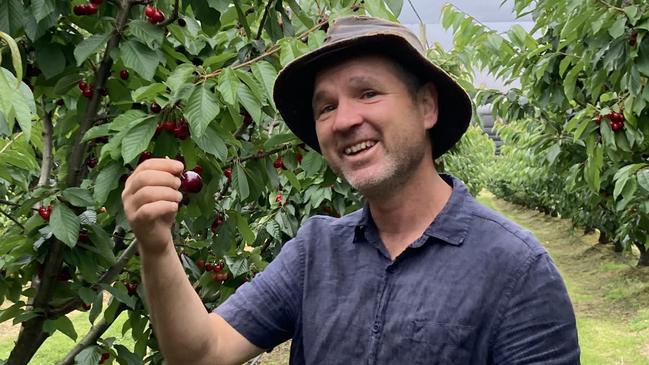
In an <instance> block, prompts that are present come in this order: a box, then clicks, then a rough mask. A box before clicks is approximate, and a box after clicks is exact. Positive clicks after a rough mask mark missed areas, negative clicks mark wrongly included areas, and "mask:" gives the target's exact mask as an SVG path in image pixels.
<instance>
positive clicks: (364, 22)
mask: <svg viewBox="0 0 649 365" xmlns="http://www.w3.org/2000/svg"><path fill="white" fill-rule="evenodd" d="M424 52H425V50H424V47H423V46H422V44H421V42H420V41H419V39H418V38H417V36H415V34H413V33H412V32H411V31H410V30H409V29H408V28H406V27H404V26H403V25H401V24H398V23H393V22H390V21H386V20H383V19H377V18H372V17H367V16H352V17H345V18H340V19H337V20H336V21H335V22H334V23H333V25H332V26H331V27H330V28H329V31H328V32H327V37H326V38H325V40H324V42H323V44H322V45H321V46H320V47H319V48H317V49H315V50H314V51H311V52H309V53H307V54H305V55H303V56H301V57H298V58H296V59H295V60H293V61H292V62H290V63H289V64H288V65H286V67H284V69H283V70H282V71H280V73H279V75H278V76H277V80H276V81H275V87H274V90H273V98H274V100H275V105H276V106H277V109H278V110H279V112H280V113H281V114H282V117H283V118H284V121H285V122H286V124H287V125H288V126H289V128H290V129H291V130H292V131H293V133H295V135H296V136H298V137H299V138H300V139H301V140H302V141H304V143H306V144H307V145H309V147H311V148H313V149H314V150H316V151H318V152H320V145H319V143H318V138H317V136H316V132H315V121H314V117H313V110H312V107H311V98H312V96H313V87H314V80H315V76H316V74H317V73H318V71H320V70H322V69H323V68H325V67H331V66H333V65H335V64H337V63H338V62H340V61H341V60H345V59H349V58H353V57H355V56H362V55H365V54H384V55H386V56H388V57H390V58H392V59H394V60H395V61H397V62H399V63H400V64H401V65H402V66H403V67H404V68H405V69H406V70H407V71H409V72H411V73H412V74H413V75H415V76H416V77H419V78H420V80H422V81H424V82H427V81H432V82H433V83H434V84H435V86H436V88H437V93H438V98H439V100H438V103H439V116H438V120H437V123H436V124H435V126H434V127H433V128H432V129H431V131H430V133H431V138H432V141H433V156H434V157H435V158H437V157H439V156H441V155H442V154H444V152H446V151H448V150H449V149H450V148H451V147H453V145H454V144H455V143H456V142H457V141H459V140H460V137H462V134H464V132H465V131H466V129H467V127H468V126H469V122H470V121H471V113H472V109H471V99H470V98H469V95H467V93H466V91H464V89H463V88H462V87H461V86H460V85H459V84H458V83H457V82H455V80H453V78H451V76H449V75H448V74H447V73H446V72H445V71H444V70H442V69H441V68H439V67H438V66H437V65H435V64H433V63H432V62H431V61H429V60H428V59H427V58H426V56H425V54H424Z"/></svg>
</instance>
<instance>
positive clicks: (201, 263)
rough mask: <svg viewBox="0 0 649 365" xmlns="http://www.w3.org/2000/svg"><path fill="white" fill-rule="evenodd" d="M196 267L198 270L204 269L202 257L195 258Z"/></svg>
mask: <svg viewBox="0 0 649 365" xmlns="http://www.w3.org/2000/svg"><path fill="white" fill-rule="evenodd" d="M196 267H198V268H199V269H200V270H203V269H205V260H203V259H198V260H196Z"/></svg>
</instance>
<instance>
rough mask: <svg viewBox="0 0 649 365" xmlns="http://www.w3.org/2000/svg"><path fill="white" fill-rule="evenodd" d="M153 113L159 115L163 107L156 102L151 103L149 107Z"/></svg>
mask: <svg viewBox="0 0 649 365" xmlns="http://www.w3.org/2000/svg"><path fill="white" fill-rule="evenodd" d="M149 109H150V110H151V112H152V113H155V114H158V113H160V112H161V111H162V107H161V106H160V105H159V104H158V103H156V102H155V101H154V102H153V103H151V106H150V107H149Z"/></svg>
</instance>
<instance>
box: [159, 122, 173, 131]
mask: <svg viewBox="0 0 649 365" xmlns="http://www.w3.org/2000/svg"><path fill="white" fill-rule="evenodd" d="M161 128H162V130H163V131H167V132H169V133H173V132H174V129H176V121H175V120H165V121H164V122H162V123H161Z"/></svg>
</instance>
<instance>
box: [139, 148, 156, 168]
mask: <svg viewBox="0 0 649 365" xmlns="http://www.w3.org/2000/svg"><path fill="white" fill-rule="evenodd" d="M151 157H153V155H152V154H151V152H149V151H144V152H142V154H141V155H140V158H139V159H138V160H137V163H138V165H139V164H141V163H142V162H144V161H146V160H148V159H150V158H151Z"/></svg>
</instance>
